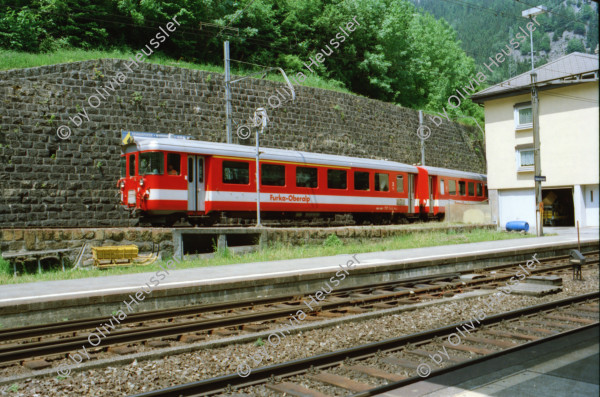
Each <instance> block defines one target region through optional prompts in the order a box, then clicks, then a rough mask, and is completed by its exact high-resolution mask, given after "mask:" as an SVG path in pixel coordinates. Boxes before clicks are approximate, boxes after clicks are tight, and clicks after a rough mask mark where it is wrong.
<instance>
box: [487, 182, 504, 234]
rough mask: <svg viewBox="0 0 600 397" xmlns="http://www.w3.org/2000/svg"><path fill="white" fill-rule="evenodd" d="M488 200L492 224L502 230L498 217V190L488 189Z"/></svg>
mask: <svg viewBox="0 0 600 397" xmlns="http://www.w3.org/2000/svg"><path fill="white" fill-rule="evenodd" d="M488 199H489V200H490V210H491V212H492V223H495V224H496V225H498V228H502V225H500V217H499V215H498V213H499V210H498V205H499V204H498V189H491V190H490V189H488Z"/></svg>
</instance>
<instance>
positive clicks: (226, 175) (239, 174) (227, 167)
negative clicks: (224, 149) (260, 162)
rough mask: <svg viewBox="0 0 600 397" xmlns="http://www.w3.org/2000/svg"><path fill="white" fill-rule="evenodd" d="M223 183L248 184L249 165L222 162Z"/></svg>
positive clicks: (237, 162)
mask: <svg viewBox="0 0 600 397" xmlns="http://www.w3.org/2000/svg"><path fill="white" fill-rule="evenodd" d="M223 183H235V184H237V185H247V184H249V183H250V165H249V164H248V163H245V162H241V161H223Z"/></svg>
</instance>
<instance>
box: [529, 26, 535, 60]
mask: <svg viewBox="0 0 600 397" xmlns="http://www.w3.org/2000/svg"><path fill="white" fill-rule="evenodd" d="M529 20H531V18H529ZM529 43H530V45H531V70H533V69H535V67H534V66H533V32H529Z"/></svg>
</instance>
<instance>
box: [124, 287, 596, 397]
mask: <svg viewBox="0 0 600 397" xmlns="http://www.w3.org/2000/svg"><path fill="white" fill-rule="evenodd" d="M599 297H600V293H599V292H593V293H589V294H584V295H579V296H575V297H569V298H566V299H561V300H558V301H554V302H548V303H543V304H540V305H534V306H529V307H526V308H522V309H517V310H512V311H509V312H506V313H501V314H496V315H492V316H490V317H486V318H484V319H483V320H481V321H480V323H481V325H482V326H483V325H490V324H496V323H499V322H502V321H506V320H511V319H515V318H519V317H521V316H527V315H532V314H537V313H540V312H544V311H551V310H556V309H557V308H560V307H563V306H568V305H571V304H574V303H579V302H583V301H587V300H590V299H598V298H599ZM463 324H464V322H460V323H455V324H452V325H448V326H444V327H440V328H436V329H432V330H428V331H424V332H419V333H416V334H412V335H406V336H401V337H398V338H391V339H387V340H383V341H380V342H374V343H369V344H366V345H361V346H356V347H352V348H349V349H343V350H338V351H336V352H331V353H325V354H319V355H317V356H313V357H307V358H302V359H298V360H293V361H289V362H286V363H281V364H275V365H270V366H267V367H261V368H257V369H254V370H252V372H251V373H250V374H249V375H248V377H245V378H242V377H240V376H239V375H237V374H231V375H224V376H219V377H216V378H211V379H205V380H201V381H197V382H191V383H187V384H183V385H178V386H172V387H168V388H165V389H161V390H154V391H150V392H145V393H141V394H136V395H135V396H133V397H187V396H207V395H212V394H216V393H220V392H224V391H228V390H231V388H236V389H239V388H241V387H248V386H252V385H256V384H262V383H265V382H266V381H267V380H269V379H273V378H274V377H289V376H292V375H299V374H303V373H306V372H307V371H308V370H309V369H310V368H319V369H324V368H330V367H333V366H336V365H338V364H340V363H343V362H344V361H346V360H348V359H356V358H363V359H364V358H367V357H371V356H373V355H374V354H375V353H377V352H393V351H397V350H399V349H400V348H402V347H403V346H405V345H407V344H415V343H419V342H423V341H428V340H432V339H434V338H436V337H441V336H443V335H446V334H448V333H451V332H453V331H454V330H455V329H456V327H459V326H461V325H463ZM597 325H598V323H596V324H591V325H589V326H584V327H578V329H584V328H587V327H592V326H597ZM567 333H569V331H567V332H560V333H557V334H555V335H552V336H551V337H548V338H540V339H539V340H537V341H532V342H527V343H524V344H521V345H519V346H518V347H523V346H532V345H533V344H537V343H540V341H548V340H550V339H554V338H556V337H558V336H564V335H565V334H567ZM513 349H515V348H511V349H509V350H511V351H514V350H513ZM501 352H508V350H503V351H501ZM501 352H498V353H501ZM489 357H491V356H490V355H486V356H484V357H481V358H479V359H486V358H489ZM472 362H474V361H473V360H468V361H466V362H464V363H461V364H458V365H459V366H465V365H467V364H468V363H472ZM453 368H457V367H456V366H453ZM432 373H433V372H432ZM435 373H436V374H437V373H441V372H439V371H435ZM419 379H422V378H420V377H416V379H415V377H413V378H409V379H408V380H405V381H400V382H395V383H394V385H395V387H393V388H397V387H399V386H400V385H402V382H407V381H409V380H410V381H413V382H414V381H417V380H419ZM386 386H387V385H386ZM389 390H391V389H389Z"/></svg>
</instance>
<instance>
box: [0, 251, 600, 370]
mask: <svg viewBox="0 0 600 397" xmlns="http://www.w3.org/2000/svg"><path fill="white" fill-rule="evenodd" d="M587 257H588V265H593V264H595V263H597V262H598V253H597V252H595V253H587ZM519 264H520V263H511V264H506V265H502V266H494V267H488V268H484V269H481V270H479V277H480V278H474V279H471V280H460V279H459V278H458V277H459V276H460V275H459V274H458V273H452V274H443V275H436V276H429V277H419V278H413V279H408V280H402V281H393V282H385V283H378V284H372V285H366V286H358V287H350V288H343V289H339V290H335V291H334V292H332V294H331V295H330V296H328V298H327V299H326V300H325V301H323V303H322V304H321V306H320V309H319V311H318V312H314V313H311V319H312V320H325V319H328V318H332V317H343V316H346V315H350V314H357V313H363V312H367V311H374V310H380V309H389V308H393V307H395V306H398V305H406V304H413V303H418V302H421V301H424V300H433V299H438V298H442V297H447V296H452V295H454V294H458V293H462V292H466V291H472V290H476V289H484V288H485V289H492V288H496V287H498V286H502V285H505V282H506V280H508V279H509V278H510V277H512V276H514V274H515V272H516V271H517V270H519V267H518V265H519ZM569 268H570V265H569V264H568V259H567V257H565V256H561V257H553V258H546V259H544V260H542V261H541V264H540V265H538V266H537V267H536V268H535V269H534V270H531V273H532V274H560V273H561V272H563V273H565V272H566V273H568V269H569ZM303 299H305V298H304V297H303V296H294V295H289V296H282V297H273V298H266V299H259V300H247V301H240V302H233V303H224V304H211V305H197V306H190V307H184V308H181V309H166V310H157V311H151V312H142V313H131V314H129V315H128V317H127V321H123V323H122V325H120V327H121V328H120V329H117V330H113V331H112V332H111V334H110V335H107V336H106V338H105V339H103V341H102V344H101V347H99V348H91V346H90V351H92V352H95V353H97V352H102V351H105V350H106V349H108V348H109V347H110V346H115V345H117V346H118V345H126V344H142V343H143V344H144V345H145V347H152V346H154V347H165V346H166V345H170V343H172V342H177V341H179V342H186V343H189V342H194V341H198V340H203V339H206V338H208V337H209V335H211V336H234V335H239V334H244V333H248V332H257V331H263V330H268V329H269V328H270V327H272V326H273V325H275V326H277V325H281V324H282V323H284V322H287V319H288V318H289V317H290V314H291V313H295V312H296V308H297V307H299V306H300V305H301V304H302V300H303ZM109 319H110V317H97V318H89V319H83V320H73V321H67V322H62V323H57V324H43V325H39V326H28V327H22V328H12V329H4V330H0V364H1V365H2V366H7V365H19V364H23V363H24V360H27V359H34V358H43V359H47V360H48V364H50V362H51V361H55V360H58V359H62V358H64V357H65V355H66V354H67V353H69V352H72V351H74V350H76V349H79V348H81V346H82V345H83V344H87V343H88V335H89V331H90V330H93V329H94V327H97V326H98V325H99V324H102V323H103V322H105V321H108V320H109ZM160 339H168V340H162V341H161V340H160ZM153 341H154V342H157V343H154V344H153V343H151V342H153ZM158 342H160V343H158Z"/></svg>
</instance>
